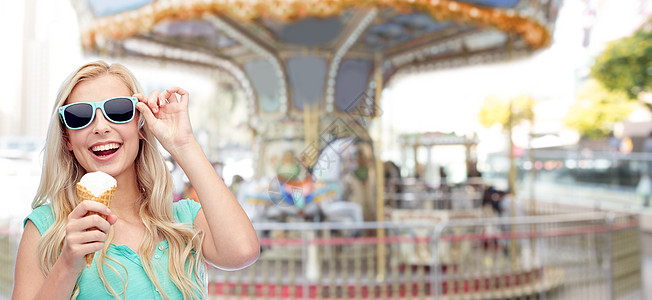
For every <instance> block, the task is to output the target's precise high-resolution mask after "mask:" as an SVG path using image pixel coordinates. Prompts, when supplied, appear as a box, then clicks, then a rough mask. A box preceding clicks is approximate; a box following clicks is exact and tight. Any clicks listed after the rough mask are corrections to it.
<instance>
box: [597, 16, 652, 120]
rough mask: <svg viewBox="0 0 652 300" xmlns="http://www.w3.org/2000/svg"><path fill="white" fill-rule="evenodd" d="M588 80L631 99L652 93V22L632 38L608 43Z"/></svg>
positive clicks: (650, 107)
mask: <svg viewBox="0 0 652 300" xmlns="http://www.w3.org/2000/svg"><path fill="white" fill-rule="evenodd" d="M591 77H593V78H595V79H597V80H598V81H600V82H601V83H602V84H603V85H604V86H605V87H606V88H607V89H609V90H612V91H621V92H624V93H626V94H627V96H628V98H630V99H636V98H638V95H639V93H641V92H650V91H652V19H650V20H648V22H647V23H646V24H645V25H644V26H642V27H641V28H640V29H639V30H637V31H635V32H634V34H632V35H631V36H629V37H625V38H621V39H619V40H616V41H614V42H612V43H610V44H609V45H608V46H607V47H606V49H605V50H604V51H603V52H602V53H601V54H600V55H599V56H598V57H597V58H596V60H595V63H594V65H593V66H592V67H591ZM646 105H647V106H648V108H649V109H652V106H651V105H650V104H648V103H646Z"/></svg>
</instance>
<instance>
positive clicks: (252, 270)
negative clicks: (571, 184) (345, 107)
mask: <svg viewBox="0 0 652 300" xmlns="http://www.w3.org/2000/svg"><path fill="white" fill-rule="evenodd" d="M256 230H257V231H258V233H259V234H260V242H261V247H262V253H261V257H260V259H259V260H258V262H256V263H255V264H254V265H252V266H250V267H248V268H246V269H244V270H241V271H237V272H226V271H221V270H218V269H210V271H209V277H208V280H209V286H208V289H209V295H210V296H211V297H212V298H214V299H642V298H643V291H642V283H641V251H640V249H641V247H640V237H639V227H638V218H637V217H636V216H633V215H619V216H615V215H612V214H605V213H587V214H568V215H551V216H538V217H528V218H514V219H477V220H473V219H467V220H451V221H442V222H439V223H438V224H424V223H423V222H421V223H419V222H412V223H410V222H407V223H405V222H404V223H364V224H336V223H322V224H313V223H310V224H304V223H299V224H256Z"/></svg>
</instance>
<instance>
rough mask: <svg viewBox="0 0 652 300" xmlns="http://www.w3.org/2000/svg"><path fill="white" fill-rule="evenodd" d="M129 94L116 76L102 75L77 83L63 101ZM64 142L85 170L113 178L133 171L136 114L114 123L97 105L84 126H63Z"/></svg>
mask: <svg viewBox="0 0 652 300" xmlns="http://www.w3.org/2000/svg"><path fill="white" fill-rule="evenodd" d="M120 96H132V93H131V91H130V90H129V88H128V87H127V86H126V85H125V84H124V83H123V82H122V81H121V80H120V79H119V78H118V77H116V76H113V75H102V76H101V77H97V78H94V79H90V80H85V81H82V82H80V83H78V84H77V86H75V88H74V89H73V90H72V92H71V93H70V96H68V100H67V101H66V103H65V104H72V103H76V102H99V101H103V100H106V99H109V98H113V97H120ZM66 133H67V134H68V140H67V142H66V146H67V148H68V150H70V151H72V152H73V154H74V155H75V158H76V159H77V161H78V162H79V164H80V165H81V166H82V167H83V168H84V169H85V170H86V172H94V171H102V172H104V173H107V174H109V175H111V176H113V177H115V178H118V177H120V175H123V174H125V173H131V175H135V168H134V161H135V160H136V156H137V155H138V148H139V135H138V114H136V116H135V117H134V119H133V120H131V121H130V122H128V123H122V124H115V123H112V122H110V121H109V120H107V119H106V118H105V117H104V114H103V113H102V111H101V110H100V109H99V108H98V109H97V110H96V111H95V119H94V120H93V121H92V123H91V124H90V125H88V126H87V127H85V128H83V129H79V130H71V129H68V128H66Z"/></svg>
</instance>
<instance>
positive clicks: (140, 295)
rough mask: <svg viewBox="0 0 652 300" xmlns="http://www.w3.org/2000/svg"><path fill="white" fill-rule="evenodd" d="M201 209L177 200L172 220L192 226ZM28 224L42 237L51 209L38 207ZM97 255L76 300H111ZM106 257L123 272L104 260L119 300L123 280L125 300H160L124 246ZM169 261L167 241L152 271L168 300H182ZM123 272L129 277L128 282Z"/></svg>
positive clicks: (136, 257)
mask: <svg viewBox="0 0 652 300" xmlns="http://www.w3.org/2000/svg"><path fill="white" fill-rule="evenodd" d="M200 208H201V205H200V204H199V203H197V202H195V201H193V200H189V199H185V200H180V201H178V202H176V203H174V219H175V220H176V221H177V222H179V223H187V224H189V226H192V224H193V223H194V222H195V217H196V216H197V213H198V212H199V209H200ZM27 220H30V221H32V222H33V223H34V225H36V228H37V229H38V230H39V232H40V233H41V235H43V234H44V233H45V231H46V230H48V228H50V226H52V224H54V216H53V214H52V208H51V207H50V205H49V204H46V205H42V206H39V207H37V208H36V209H34V210H33V211H32V213H31V214H29V216H27V218H25V221H24V222H23V226H25V224H26V222H27ZM98 255H99V251H98V252H96V253H95V257H94V258H93V263H92V265H91V267H90V268H84V269H83V271H82V273H81V275H80V276H79V278H78V279H77V283H78V284H79V295H78V296H77V299H93V300H101V299H114V298H113V297H112V296H111V294H110V293H109V292H108V291H107V290H106V289H105V288H104V285H103V284H102V280H101V279H100V275H99V273H98V272H97V266H96V265H95V262H96V260H97V257H98ZM106 255H107V256H108V257H110V258H113V259H115V260H117V261H118V262H120V263H121V264H122V265H123V266H124V268H123V267H122V266H120V265H119V264H118V263H116V262H114V261H112V260H110V259H108V257H107V258H105V261H106V262H107V264H108V265H109V266H111V267H113V268H114V269H115V270H116V271H117V272H118V274H120V275H119V276H118V275H117V274H116V273H115V272H114V271H113V270H111V268H109V267H107V266H106V265H105V266H104V275H105V277H106V279H107V281H108V282H109V284H111V287H112V288H113V290H115V292H116V293H118V294H119V295H120V298H122V299H124V298H125V294H124V290H123V280H124V281H125V283H127V291H126V296H127V297H126V298H128V299H163V298H162V296H161V293H159V291H157V290H156V286H155V285H154V284H152V282H151V281H150V279H149V277H147V273H145V269H143V265H142V263H141V261H140V256H139V255H138V254H137V253H136V252H134V251H133V250H131V249H130V248H129V247H127V246H126V245H115V244H111V245H109V248H108V249H107V251H106ZM168 257H169V256H168V242H167V240H163V241H162V242H160V243H159V244H158V245H157V246H156V251H155V252H154V256H153V257H152V268H153V270H154V274H156V278H157V279H158V281H159V283H160V285H161V288H162V289H163V291H165V294H167V296H168V297H170V299H183V295H182V294H181V291H179V289H178V288H177V287H176V286H175V285H174V283H173V282H172V280H170V276H169V273H168ZM125 268H126V270H127V272H128V273H129V278H128V279H127V272H125ZM204 268H205V266H203V268H202V269H201V270H199V274H200V276H201V277H202V278H203V279H202V282H200V283H199V285H200V286H201V287H204V288H205V286H206V283H205V278H206V277H205V271H206V270H205V269H204Z"/></svg>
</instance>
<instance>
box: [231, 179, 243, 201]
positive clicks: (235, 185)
mask: <svg viewBox="0 0 652 300" xmlns="http://www.w3.org/2000/svg"><path fill="white" fill-rule="evenodd" d="M242 182H244V178H242V176H240V175H233V178H232V179H231V185H230V186H229V190H231V193H232V194H233V195H235V196H236V197H237V196H238V190H239V189H240V184H242Z"/></svg>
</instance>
